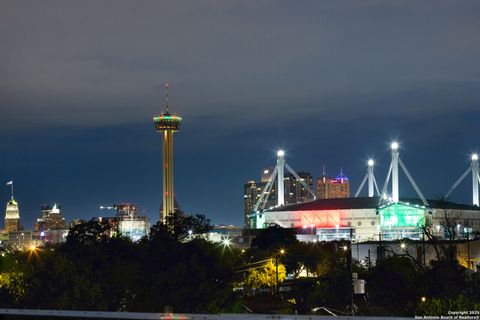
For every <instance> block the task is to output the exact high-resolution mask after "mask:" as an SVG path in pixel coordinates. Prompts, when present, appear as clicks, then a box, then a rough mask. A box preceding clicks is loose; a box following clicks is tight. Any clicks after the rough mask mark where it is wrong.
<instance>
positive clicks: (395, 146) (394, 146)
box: [390, 142, 398, 150]
mask: <svg viewBox="0 0 480 320" xmlns="http://www.w3.org/2000/svg"><path fill="white" fill-rule="evenodd" d="M390 147H391V148H392V150H398V142H392V144H391V145H390Z"/></svg>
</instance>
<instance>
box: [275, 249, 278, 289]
mask: <svg viewBox="0 0 480 320" xmlns="http://www.w3.org/2000/svg"><path fill="white" fill-rule="evenodd" d="M275 275H276V277H277V285H276V286H275V294H278V254H276V255H275Z"/></svg>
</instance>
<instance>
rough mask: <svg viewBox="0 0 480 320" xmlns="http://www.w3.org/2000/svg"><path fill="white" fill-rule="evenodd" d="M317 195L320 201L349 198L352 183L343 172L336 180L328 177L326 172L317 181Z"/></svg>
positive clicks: (341, 171)
mask: <svg viewBox="0 0 480 320" xmlns="http://www.w3.org/2000/svg"><path fill="white" fill-rule="evenodd" d="M317 195H318V198H319V199H336V198H348V197H349V196H350V183H349V180H348V177H347V176H346V175H344V174H343V170H340V173H339V174H338V175H337V176H336V177H335V178H329V177H327V175H326V173H325V170H324V172H323V176H322V177H320V178H318V179H317Z"/></svg>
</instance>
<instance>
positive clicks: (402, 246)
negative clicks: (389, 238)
mask: <svg viewBox="0 0 480 320" xmlns="http://www.w3.org/2000/svg"><path fill="white" fill-rule="evenodd" d="M400 248H402V249H404V250H405V248H407V244H406V243H405V242H402V243H401V244H400Z"/></svg>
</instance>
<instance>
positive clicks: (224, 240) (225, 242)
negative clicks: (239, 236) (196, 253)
mask: <svg viewBox="0 0 480 320" xmlns="http://www.w3.org/2000/svg"><path fill="white" fill-rule="evenodd" d="M222 243H223V245H224V246H226V247H229V246H230V244H231V242H230V239H223V241H222Z"/></svg>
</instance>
